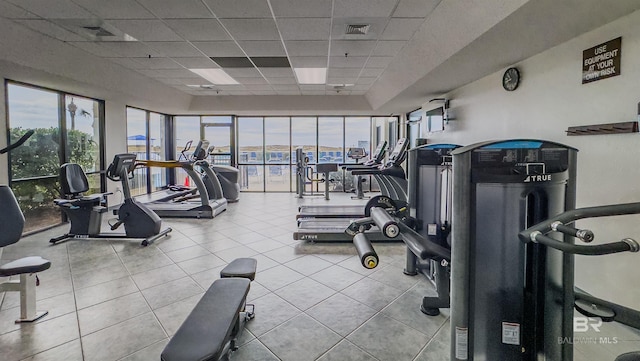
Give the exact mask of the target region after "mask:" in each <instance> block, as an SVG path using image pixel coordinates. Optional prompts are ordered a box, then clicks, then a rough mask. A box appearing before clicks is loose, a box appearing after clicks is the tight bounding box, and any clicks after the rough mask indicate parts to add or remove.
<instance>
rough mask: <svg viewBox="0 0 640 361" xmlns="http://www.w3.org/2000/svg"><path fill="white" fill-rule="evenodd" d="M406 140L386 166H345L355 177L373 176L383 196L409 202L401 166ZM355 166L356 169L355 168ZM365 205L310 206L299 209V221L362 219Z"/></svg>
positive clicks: (401, 140)
mask: <svg viewBox="0 0 640 361" xmlns="http://www.w3.org/2000/svg"><path fill="white" fill-rule="evenodd" d="M408 144H409V143H408V142H407V139H406V138H400V139H398V142H397V143H396V146H395V147H394V148H393V151H392V152H391V154H390V155H389V160H388V161H387V163H386V164H384V165H380V166H378V167H371V166H370V167H360V166H361V165H358V164H350V165H348V166H345V169H346V170H349V171H351V172H352V173H353V175H373V176H374V178H375V179H376V181H377V182H378V185H379V186H380V191H381V193H382V195H383V196H387V197H389V198H391V199H393V200H394V201H399V202H401V203H404V202H406V200H407V179H406V176H405V173H404V169H402V167H401V164H402V163H403V162H404V160H405V158H406V157H407V147H408ZM378 147H380V146H378ZM354 166H355V167H354ZM364 209H365V205H363V204H359V205H313V206H312V205H308V206H300V207H298V214H297V215H296V218H297V219H303V218H330V219H333V218H360V217H364V213H365V210H364Z"/></svg>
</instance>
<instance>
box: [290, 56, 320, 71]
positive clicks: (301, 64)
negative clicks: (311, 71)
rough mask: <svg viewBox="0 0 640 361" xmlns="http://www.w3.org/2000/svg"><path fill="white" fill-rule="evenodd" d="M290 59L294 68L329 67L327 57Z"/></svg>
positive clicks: (297, 57)
mask: <svg viewBox="0 0 640 361" xmlns="http://www.w3.org/2000/svg"><path fill="white" fill-rule="evenodd" d="M289 59H290V60H291V67H293V68H324V67H326V66H327V57H326V56H292V57H290V58H289Z"/></svg>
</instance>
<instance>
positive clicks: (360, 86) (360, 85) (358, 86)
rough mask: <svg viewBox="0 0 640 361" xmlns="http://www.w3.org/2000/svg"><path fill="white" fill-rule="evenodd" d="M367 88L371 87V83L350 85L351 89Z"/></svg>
mask: <svg viewBox="0 0 640 361" xmlns="http://www.w3.org/2000/svg"><path fill="white" fill-rule="evenodd" d="M369 88H371V84H356V85H354V86H352V87H351V90H355V91H358V90H365V91H366V90H369Z"/></svg>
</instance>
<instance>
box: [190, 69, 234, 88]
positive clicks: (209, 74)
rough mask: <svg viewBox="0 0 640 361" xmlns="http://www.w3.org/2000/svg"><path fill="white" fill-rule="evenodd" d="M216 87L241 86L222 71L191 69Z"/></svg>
mask: <svg viewBox="0 0 640 361" xmlns="http://www.w3.org/2000/svg"><path fill="white" fill-rule="evenodd" d="M189 70H191V71H192V72H194V73H196V74H198V75H200V76H201V77H203V78H205V79H207V80H208V81H210V82H212V83H213V84H216V85H233V84H240V83H238V82H237V81H236V80H235V79H233V78H232V77H231V76H230V75H229V74H227V73H226V72H225V71H224V70H222V69H189Z"/></svg>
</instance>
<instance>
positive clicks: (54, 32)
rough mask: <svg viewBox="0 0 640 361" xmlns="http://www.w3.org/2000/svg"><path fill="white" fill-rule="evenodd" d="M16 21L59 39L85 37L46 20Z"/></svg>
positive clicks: (75, 39)
mask: <svg viewBox="0 0 640 361" xmlns="http://www.w3.org/2000/svg"><path fill="white" fill-rule="evenodd" d="M15 21H16V22H18V23H20V24H22V25H24V26H26V27H28V28H30V29H32V30H35V31H37V32H39V33H41V34H44V35H48V36H50V37H52V38H55V39H58V40H61V41H85V40H87V39H85V38H83V37H82V36H80V35H77V34H74V33H72V32H70V31H68V30H66V29H64V28H62V27H60V26H58V25H56V24H54V23H52V22H49V21H48V20H15Z"/></svg>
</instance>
